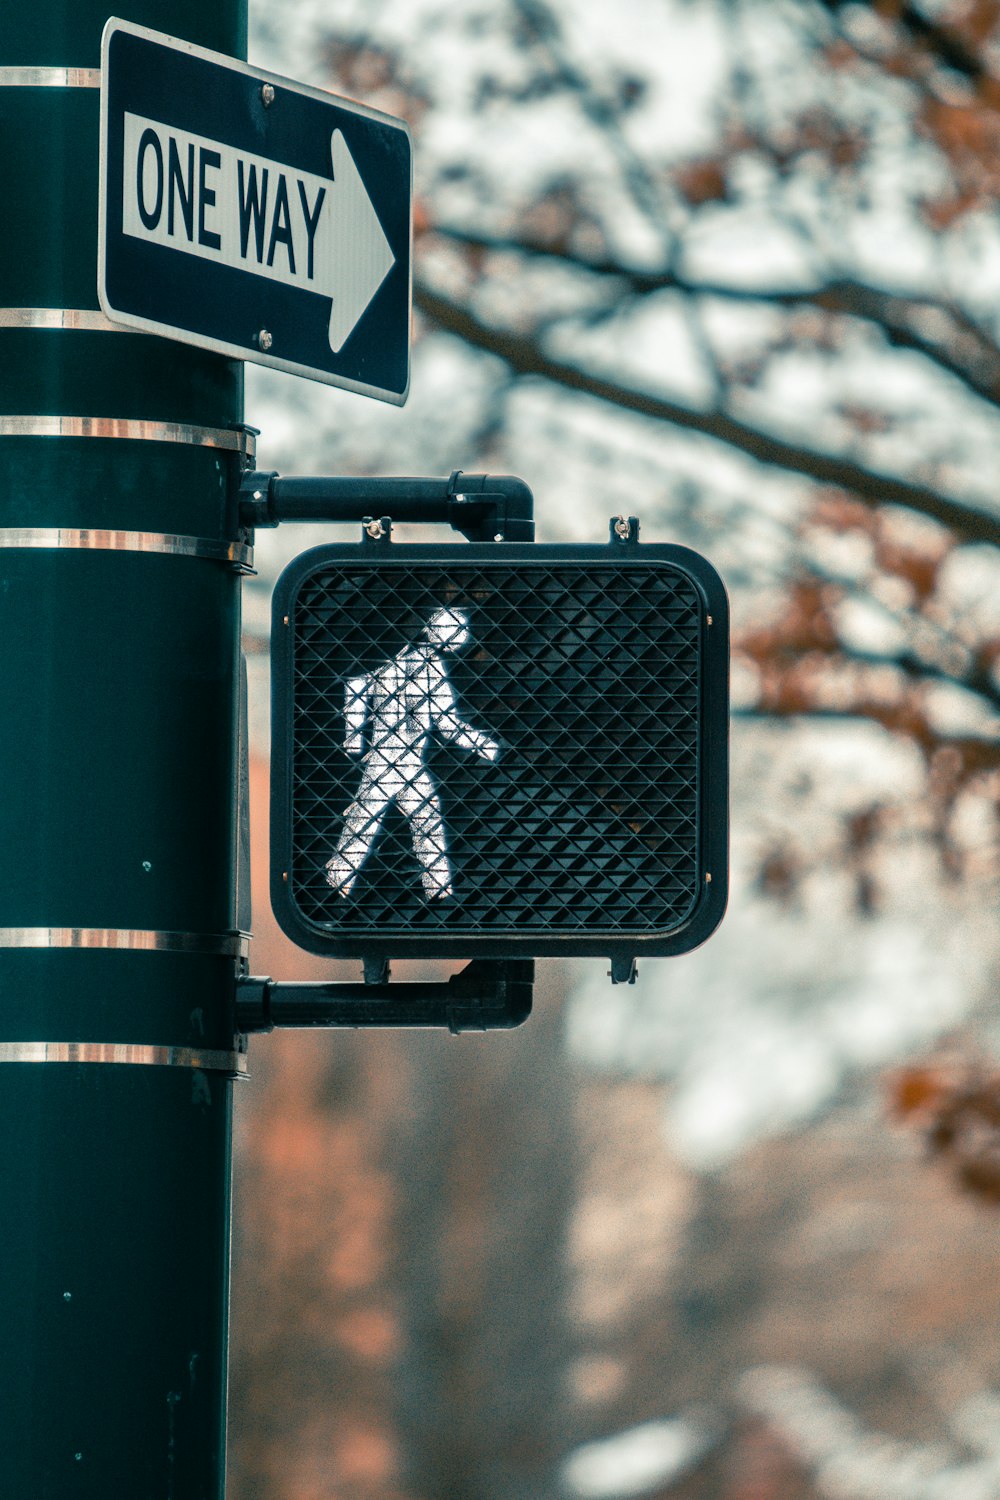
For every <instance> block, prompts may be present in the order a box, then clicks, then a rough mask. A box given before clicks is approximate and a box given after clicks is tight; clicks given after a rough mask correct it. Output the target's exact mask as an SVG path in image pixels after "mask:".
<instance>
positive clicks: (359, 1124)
mask: <svg viewBox="0 0 1000 1500" xmlns="http://www.w3.org/2000/svg"><path fill="white" fill-rule="evenodd" d="M252 10H253V16H252V19H253V24H254V32H253V38H252V51H251V60H252V61H253V62H255V63H257V64H259V65H266V66H268V67H271V68H274V69H275V70H276V71H281V72H284V73H286V74H287V75H289V76H291V77H294V78H298V79H301V80H302V81H304V82H308V83H311V84H315V85H319V86H322V87H329V88H330V89H332V90H333V91H335V92H338V93H342V94H346V95H349V96H350V97H352V98H356V99H360V100H363V101H364V102H366V103H368V104H370V105H373V106H375V107H377V108H380V109H383V110H386V111H388V112H390V113H393V114H398V115H402V116H404V117H405V118H406V119H407V120H408V121H409V122H410V124H411V126H412V129H413V133H414V145H415V160H416V184H415V190H416V223H415V233H416V245H415V280H414V305H415V311H414V364H413V378H412V386H411V396H410V400H409V402H408V404H407V406H406V407H405V408H404V409H403V410H401V411H400V410H396V409H394V408H388V407H383V406H381V405H379V404H378V403H376V402H373V401H367V400H363V399H361V398H359V397H355V396H351V395H347V394H344V393H341V392H334V391H331V390H330V389H329V388H327V387H324V386H319V385H310V384H308V383H306V382H304V381H297V380H293V379H290V378H286V377H283V376H280V375H277V374H273V373H272V372H269V371H260V370H257V369H250V370H248V402H247V411H248V419H249V420H250V421H251V422H253V423H254V425H255V426H258V427H260V428H261V429H262V435H261V438H260V442H259V455H260V458H259V461H260V464H261V467H263V468H274V469H278V470H280V471H281V472H283V473H359V474H369V473H381V474H390V473H414V474H417V473H428V474H432V473H441V474H448V473H450V472H451V471H452V470H453V469H455V468H458V467H461V468H464V469H467V470H471V471H482V470H487V471H493V472H513V473H517V474H520V475H522V476H523V477H524V478H525V479H526V480H527V481H528V482H529V484H530V485H531V486H532V488H533V489H534V491H535V495H536V503H537V516H538V533H539V537H540V539H542V540H557V539H573V540H588V541H590V540H592V541H599V540H602V539H603V538H604V537H605V536H606V535H607V529H606V528H607V519H608V517H609V516H610V515H613V514H617V513H619V512H624V513H626V514H630V513H631V514H637V515H638V516H639V517H640V519H641V523H642V528H643V536H644V537H645V538H646V539H648V540H655V541H666V540H670V541H680V542H684V543H687V544H688V545H691V546H694V547H696V548H698V549H699V550H701V551H704V552H705V553H706V554H707V555H708V556H709V557H710V558H711V559H712V560H713V561H714V562H715V564H716V565H717V566H718V567H719V569H720V571H721V572H722V574H723V576H724V578H725V579H726V582H727V585H728V587H729V589H730V591H731V597H732V605H733V621H734V663H733V693H734V702H733V708H734V718H733V744H732V753H733V830H734V831H733V850H732V865H733V874H732V895H731V904H730V911H729V914H728V916H727V918H726V921H725V923H724V924H723V927H722V928H721V930H720V931H719V933H718V934H717V935H716V937H715V938H713V940H712V941H711V942H710V943H709V944H708V945H707V946H706V947H705V948H704V949H702V950H700V951H699V952H697V953H695V954H691V955H689V956H687V957H685V958H682V959H676V960H671V961H661V962H658V963H657V962H649V963H647V964H645V965H643V966H642V969H641V972H640V975H639V981H638V983H637V984H636V985H635V986H634V987H628V986H617V987H615V988H612V987H611V985H610V982H609V980H608V979H607V977H606V973H605V969H606V966H605V965H603V964H600V963H598V962H596V961H593V962H580V963H578V964H576V965H572V966H570V965H566V964H562V963H556V962H554V961H548V962H543V963H541V964H540V974H541V979H540V983H539V985H538V990H537V997H536V1009H535V1015H534V1017H533V1018H532V1019H531V1021H530V1022H529V1023H528V1024H527V1025H526V1026H525V1027H524V1028H522V1030H521V1031H519V1032H517V1033H514V1034H511V1035H503V1034H494V1035H491V1036H486V1037H474V1036H462V1037H459V1038H451V1037H430V1036H426V1037H425V1036H418V1035H410V1034H406V1033H400V1034H396V1035H391V1036H377V1035H375V1034H366V1033H363V1032H362V1033H355V1034H345V1035H329V1036H319V1035H317V1036H308V1035H304V1034H302V1035H296V1034H288V1035H275V1036H272V1037H270V1038H264V1039H259V1040H258V1041H256V1042H255V1043H254V1044H253V1047H252V1052H251V1072H252V1074H253V1081H252V1082H251V1083H250V1084H249V1085H247V1086H245V1087H244V1088H242V1090H241V1092H240V1094H239V1097H238V1105H237V1110H238V1122H237V1126H238V1158H237V1170H238V1179H237V1209H236V1212H237V1223H236V1233H235V1267H234V1327H233V1355H232V1434H231V1456H230V1467H231V1480H230V1488H231V1493H232V1496H233V1500H404V1497H405V1500H446V1497H447V1500H547V1497H553V1500H554V1497H565V1500H616V1497H619V1496H622V1497H624V1496H643V1495H644V1496H650V1497H660V1496H664V1497H665V1496H670V1497H678V1500H680V1497H685V1500H686V1497H691V1500H694V1497H698V1500H800V1497H801V1500H812V1497H814V1496H816V1497H820V1496H823V1497H830V1500H886V1497H897V1496H898V1497H899V1500H994V1497H1000V1421H998V1417H1000V1341H998V1335H997V1323H998V1313H1000V1305H998V1304H1000V1274H998V1272H1000V1218H998V1217H997V1208H996V1207H995V1206H994V1205H995V1202H996V1200H997V1199H998V1197H1000V1091H998V1089H997V1086H996V1082H995V1078H994V1070H995V1068H996V1066H997V1064H996V1054H997V1049H998V1046H1000V1022H998V1017H997V1009H996V998H997V996H996V990H997V982H996V975H997V958H998V950H1000V938H998V930H997V905H998V903H997V894H998V873H1000V870H998V833H1000V829H998V816H997V813H998V800H997V794H998V787H1000V750H998V742H997V726H998V709H1000V566H998V552H997V548H998V543H1000V506H998V504H997V499H996V495H997V484H996V471H997V467H998V460H1000V411H998V406H1000V343H998V339H1000V303H998V297H1000V212H998V201H997V199H998V192H1000V171H998V166H997V162H998V160H1000V154H998V153H1000V4H997V3H994V0H913V3H905V0H876V3H842V0H623V3H621V4H619V5H615V6H609V5H605V4H601V3H598V0H448V3H447V4H445V3H443V0H254V3H253V7H252ZM335 534H336V533H334V531H333V530H332V529H328V530H327V531H325V532H324V533H322V534H320V533H317V532H316V531H315V530H309V529H307V528H295V527H283V528H281V529H280V530H279V531H278V532H276V533H271V534H267V533H262V534H260V536H259V538H258V540H259V548H258V559H259V565H260V574H259V576H258V578H257V579H256V580H255V581H253V582H252V583H251V584H250V586H249V589H248V600H247V610H246V621H245V626H246V642H245V644H246V650H247V652H248V656H249V660H250V667H251V716H252V724H253V752H254V754H253V785H254V802H253V816H254V826H253V836H254V855H255V883H256V888H255V903H254V928H255V933H256V941H255V951H254V959H253V968H254V970H255V972H258V973H270V974H272V975H274V976H275V977H276V978H291V977H318V976H320V975H321V974H336V973H337V972H338V970H337V967H336V966H335V965H329V964H327V965H324V964H322V963H321V962H320V961H318V960H316V959H311V958H309V957H307V956H306V955H305V954H302V953H299V952H296V951H295V950H294V949H293V948H291V947H290V946H289V945H288V944H287V943H286V942H285V941H284V939H282V938H281V937H280V936H279V935H278V934H277V933H276V932H275V929H274V927H273V924H272V922H271V920H270V914H269V910H268V903H267V896H266V834H267V828H266V820H267V811H266V797H267V754H268V718H267V635H268V598H269V592H270V588H271V586H272V584H273V582H274V579H275V577H276V576H277V573H278V571H279V570H280V567H281V566H282V565H283V563H284V562H285V561H287V559H288V558H290V557H291V556H292V555H293V554H294V553H295V552H297V551H299V550H301V549H302V548H303V547H305V546H307V545H311V544H313V543H315V542H316V541H319V540H321V539H324V538H325V537H330V536H333V535H335ZM340 535H344V533H340ZM347 535H348V536H349V537H350V533H348V534H347ZM413 535H415V534H413ZM395 972H397V973H398V974H400V975H403V974H405V973H406V966H403V965H400V966H397V969H396V971H395Z"/></svg>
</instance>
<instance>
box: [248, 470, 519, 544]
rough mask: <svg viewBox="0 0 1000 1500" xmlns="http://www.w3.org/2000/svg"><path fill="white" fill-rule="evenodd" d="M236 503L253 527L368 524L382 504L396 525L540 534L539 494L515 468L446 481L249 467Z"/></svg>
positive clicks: (478, 538)
mask: <svg viewBox="0 0 1000 1500" xmlns="http://www.w3.org/2000/svg"><path fill="white" fill-rule="evenodd" d="M238 503H239V516H238V522H239V525H240V526H242V527H247V528H250V529H251V530H252V529H254V528H258V527H271V526H278V525H280V523H281V522H282V521H318V522H327V523H332V524H338V523H351V522H355V521H360V522H362V523H363V524H364V525H366V526H367V523H368V521H369V520H371V519H372V518H373V517H377V516H379V514H380V512H379V509H378V507H379V506H382V507H383V508H384V510H385V512H387V513H388V514H389V515H391V517H392V519H393V520H394V521H395V522H397V523H400V522H402V523H414V522H416V523H418V524H434V523H438V524H443V525H445V526H450V527H451V528H452V530H453V531H457V532H459V533H460V535H462V536H464V537H465V538H466V540H467V541H470V542H533V541H534V539H535V502H534V496H533V495H532V493H531V490H530V489H529V488H528V486H527V485H526V484H525V482H524V480H523V479H518V478H517V477H516V476H515V475H513V474H464V473H463V472H462V470H461V469H456V470H455V471H454V473H453V474H451V475H450V476H449V477H448V478H447V479H444V478H405V477H398V478H397V477H396V476H391V477H389V478H377V479H364V478H357V479H356V478H353V477H351V476H344V475H340V474H337V475H328V476H323V475H317V476H311V475H310V476H296V475H288V476H283V475H281V474H278V473H274V472H266V471H261V470H255V469H251V470H248V471H247V472H246V473H245V474H244V475H243V479H242V483H241V485H240V492H239V502H238ZM373 539H377V537H375V538H373Z"/></svg>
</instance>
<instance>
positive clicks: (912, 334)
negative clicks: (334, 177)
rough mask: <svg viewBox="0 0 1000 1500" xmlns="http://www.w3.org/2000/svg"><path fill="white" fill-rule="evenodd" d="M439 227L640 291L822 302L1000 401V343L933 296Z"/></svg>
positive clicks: (789, 303)
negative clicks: (695, 269) (759, 282)
mask: <svg viewBox="0 0 1000 1500" xmlns="http://www.w3.org/2000/svg"><path fill="white" fill-rule="evenodd" d="M434 233H436V234H440V235H441V236H442V237H443V238H445V239H448V240H451V241H452V242H453V243H456V244H460V245H462V246H463V247H464V248H467V249H469V250H474V251H477V252H487V253H496V254H517V255H523V256H525V257H528V258H537V259H549V260H555V261H558V262H560V263H561V264H563V265H567V266H571V267H572V268H573V269H574V270H579V271H585V272H587V273H589V274H590V275H593V276H597V277H601V278H606V279H608V280H614V281H616V282H618V283H619V285H621V284H624V285H625V286H627V287H628V288H629V290H630V291H631V292H633V293H634V294H635V295H636V296H638V297H648V296H653V295H655V294H656V293H658V292H665V291H675V292H680V293H683V294H684V295H686V296H690V297H716V298H719V299H720V300H728V301H733V302H758V303H767V304H770V305H771V306H774V307H785V308H789V307H817V308H819V309H820V310H821V311H823V312H829V313H835V314H838V315H841V316H845V317H852V318H857V319H859V320H861V321H863V322H868V323H872V324H874V325H875V326H876V327H878V328H879V329H880V330H881V332H882V333H883V335H884V336H885V338H886V339H887V340H888V342H889V343H890V344H892V345H893V346H894V347H896V348H903V349H912V350H913V351H914V352H915V353H917V354H921V355H923V356H924V358H926V359H928V360H930V361H931V362H932V363H933V364H935V365H937V366H938V368H939V369H942V370H945V371H946V372H947V373H948V374H949V375H954V376H955V377H956V379H958V380H961V381H962V383H963V384H964V385H965V386H967V387H968V389H969V390H971V391H973V392H974V393H975V394H976V395H977V396H980V397H982V399H983V400H984V401H988V402H989V403H990V405H991V406H997V407H1000V345H998V344H997V343H996V342H995V340H994V339H993V338H992V337H991V336H990V334H988V333H987V332H986V330H985V329H983V328H980V327H979V326H978V324H976V323H974V322H973V320H972V319H971V318H970V317H969V316H968V315H967V314H966V313H965V312H963V310H962V309H961V308H958V307H955V306H953V305H952V304H950V303H946V302H942V301H939V300H937V299H934V298H929V297H919V298H917V297H903V296H900V295H899V294H898V293H896V292H889V291H885V290H883V289H882V288H880V287H873V286H870V285H868V284H867V283H865V282H861V281H856V280H853V279H850V278H846V277H845V278H838V279H837V280H835V281H829V282H826V283H821V284H818V285H815V286H811V287H801V288H798V289H789V288H787V287H739V286H733V285H731V284H726V283H718V282H703V281H692V280H691V279H690V278H688V277H685V276H682V275H680V274H679V273H677V272H675V271H672V270H667V271H639V270H637V269H635V268H634V267H630V266H625V265H622V264H621V263H619V262H617V261H613V260H596V259H592V258H590V257H588V256H585V255H580V254H577V253H576V252H575V251H573V250H572V249H570V248H569V247H568V246H565V245H546V244H543V243H540V242H533V241H530V240H521V239H517V238H515V237H514V236H510V237H505V236H502V235H486V234H479V233H475V234H473V233H469V232H467V231H465V230H461V229H458V228H457V227H455V226H451V225H446V224H437V225H435V226H434ZM929 318H933V319H937V320H938V321H940V322H941V324H942V325H943V326H942V334H941V337H939V338H936V337H932V336H930V335H929V334H928V333H927V332H926V324H927V321H928V319H929ZM921 324H923V325H924V326H923V327H921Z"/></svg>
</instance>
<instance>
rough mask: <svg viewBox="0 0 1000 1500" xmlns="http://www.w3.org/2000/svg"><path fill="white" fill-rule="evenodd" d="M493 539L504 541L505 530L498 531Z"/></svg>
mask: <svg viewBox="0 0 1000 1500" xmlns="http://www.w3.org/2000/svg"><path fill="white" fill-rule="evenodd" d="M493 540H494V541H495V542H502V541H503V532H502V531H498V532H497V533H496V535H495V536H494V538H493Z"/></svg>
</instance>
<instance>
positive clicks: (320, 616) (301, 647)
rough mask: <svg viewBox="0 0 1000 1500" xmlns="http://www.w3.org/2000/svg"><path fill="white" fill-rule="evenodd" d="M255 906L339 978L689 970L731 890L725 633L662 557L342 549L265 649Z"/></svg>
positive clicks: (311, 562)
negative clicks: (551, 965)
mask: <svg viewBox="0 0 1000 1500" xmlns="http://www.w3.org/2000/svg"><path fill="white" fill-rule="evenodd" d="M271 639H272V652H273V680H274V702H273V713H272V742H273V743H272V817H271V821H272V827H271V848H272V882H271V893H272V904H273V906H274V909H275V913H276V915H277V917H278V920H279V922H280V924H281V926H282V927H283V929H284V930H285V932H286V933H287V934H288V935H289V936H290V937H292V938H293V939H294V940H295V941H296V942H297V943H299V944H300V945H301V946H302V947H304V948H307V949H310V950H312V951H314V952H317V953H327V954H339V955H342V956H354V957H357V956H364V955H369V954H380V953H381V954H391V955H394V956H396V957H402V956H407V955H426V956H438V957H440V956H447V955H458V954H462V955H467V956H470V957H478V956H482V957H504V956H515V955H523V956H528V955H535V956H545V955H556V954H561V955H569V954H597V955H607V956H610V957H612V958H615V957H625V956H630V957H634V956H641V955H642V954H648V955H666V954H674V953H682V952H686V951H687V950H688V949H690V948H693V947H695V946H696V945H697V944H698V943H700V942H702V941H703V940H704V939H705V938H706V937H708V935H709V934H710V933H711V932H712V931H713V929H714V928H715V927H716V925H717V924H718V922H719V921H720V919H721V917H722V913H723V910H724V907H725V900H726V886H727V837H728V835H727V817H728V779H727V777H728V772H727V737H728V611H727V603H726V596H725V591H724V589H723V586H722V582H721V580H720V579H719V577H718V575H717V574H716V573H715V571H714V570H713V569H712V567H711V566H710V565H709V564H708V563H707V562H706V561H705V559H704V558H701V557H699V556H698V555H697V554H695V553H693V552H690V551H688V550H687V549H686V548H682V547H674V546H659V545H651V546H642V547H639V546H632V547H618V546H610V547H601V546H545V545H537V544H536V545H527V546H521V545H516V544H503V545H499V546H492V545H486V544H472V545H466V546H460V545H450V546H448V545H446V546H428V545H417V546H409V545H405V546H404V545H392V546H385V547H368V546H360V547H358V546H349V545H333V546H324V547H319V548H317V549H315V550H314V551H312V552H308V553H305V554H304V555H303V556H301V557H299V558H297V559H296V560H295V561H294V562H293V563H292V564H291V565H290V566H289V567H288V568H287V569H286V570H285V572H284V573H283V575H282V577H281V578H280V580H279V582H278V585H277V589H276V592H275V605H274V625H273V630H272V637H271Z"/></svg>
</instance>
